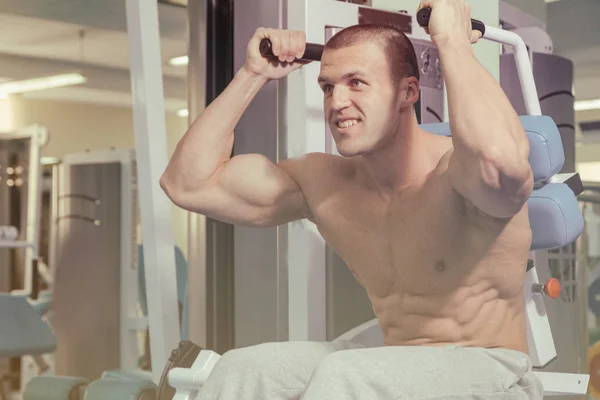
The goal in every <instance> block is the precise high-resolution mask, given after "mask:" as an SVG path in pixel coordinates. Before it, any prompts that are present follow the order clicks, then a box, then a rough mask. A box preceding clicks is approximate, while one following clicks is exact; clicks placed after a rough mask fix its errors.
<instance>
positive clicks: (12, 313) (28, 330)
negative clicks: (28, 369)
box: [0, 293, 56, 358]
mask: <svg viewBox="0 0 600 400" xmlns="http://www.w3.org/2000/svg"><path fill="white" fill-rule="evenodd" d="M55 349H56V338H55V337H54V334H53V333H52V331H51V330H50V327H49V326H48V324H46V322H44V321H43V320H42V317H41V316H40V314H38V313H37V312H36V310H35V309H34V308H33V307H32V306H31V305H30V304H29V303H28V302H27V299H25V298H23V297H19V296H12V295H11V294H8V293H0V358H8V357H19V356H22V355H39V354H46V353H52V352H53V351H54V350H55Z"/></svg>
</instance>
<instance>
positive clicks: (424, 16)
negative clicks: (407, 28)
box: [417, 7, 485, 36]
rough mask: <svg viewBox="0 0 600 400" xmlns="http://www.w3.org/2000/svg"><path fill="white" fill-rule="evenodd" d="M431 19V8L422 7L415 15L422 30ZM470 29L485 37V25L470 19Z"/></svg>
mask: <svg viewBox="0 0 600 400" xmlns="http://www.w3.org/2000/svg"><path fill="white" fill-rule="evenodd" d="M430 17H431V7H423V8H421V9H420V10H419V12H418V13H417V22H418V23H419V25H420V26H422V27H423V28H425V27H427V26H429V18H430ZM471 28H472V29H473V30H474V31H479V32H481V36H484V35H485V24H484V23H483V22H481V21H480V20H478V19H473V18H471Z"/></svg>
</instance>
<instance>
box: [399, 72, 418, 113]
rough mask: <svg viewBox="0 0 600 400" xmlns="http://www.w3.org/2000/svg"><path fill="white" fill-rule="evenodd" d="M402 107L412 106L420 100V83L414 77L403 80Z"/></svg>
mask: <svg viewBox="0 0 600 400" xmlns="http://www.w3.org/2000/svg"><path fill="white" fill-rule="evenodd" d="M402 95H403V98H402V103H403V104H402V105H403V106H404V107H406V106H412V105H414V104H415V103H416V102H417V101H418V100H419V81H418V80H417V78H415V77H414V76H411V77H407V78H403V79H402Z"/></svg>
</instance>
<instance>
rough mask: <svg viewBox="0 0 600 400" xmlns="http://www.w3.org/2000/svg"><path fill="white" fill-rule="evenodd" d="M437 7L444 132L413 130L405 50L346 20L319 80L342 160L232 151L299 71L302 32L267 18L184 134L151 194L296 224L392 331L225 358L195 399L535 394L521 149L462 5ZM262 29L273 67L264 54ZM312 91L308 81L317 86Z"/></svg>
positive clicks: (245, 217) (414, 75)
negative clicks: (318, 239)
mask: <svg viewBox="0 0 600 400" xmlns="http://www.w3.org/2000/svg"><path fill="white" fill-rule="evenodd" d="M426 6H429V7H431V8H432V15H431V19H430V25H429V32H428V33H429V34H430V36H431V40H432V41H433V43H434V44H435V45H436V47H437V48H438V50H439V55H440V60H441V64H442V69H443V71H444V77H445V83H446V85H447V91H448V106H449V115H450V124H451V128H452V137H451V138H449V137H442V136H438V135H434V134H430V133H427V132H425V131H423V130H421V129H420V128H419V125H418V123H417V119H416V114H415V110H414V106H413V105H414V103H415V102H416V101H417V98H418V96H419V81H418V67H417V63H416V57H415V54H414V49H413V47H412V45H411V44H410V42H409V40H408V39H407V38H406V36H405V35H404V34H402V33H401V32H399V31H397V30H394V29H393V28H389V27H382V26H366V25H357V26H353V27H349V28H347V29H345V30H342V31H341V32H339V33H338V34H336V35H335V36H334V37H333V38H332V39H331V40H330V41H329V42H328V43H327V45H326V47H325V49H324V52H323V56H322V61H321V66H320V67H321V69H320V75H319V82H318V84H319V85H320V87H321V88H322V90H323V101H324V103H323V107H324V112H325V117H326V120H327V123H328V125H329V127H330V129H331V132H332V134H333V137H334V139H335V141H336V145H337V148H338V151H339V153H340V154H341V157H340V156H336V155H330V154H320V153H319V154H307V155H305V156H303V157H300V158H296V159H287V160H283V161H281V162H279V163H277V164H274V163H272V162H271V161H270V160H268V159H267V158H265V157H264V156H262V155H258V154H245V155H238V156H235V157H233V158H230V154H231V150H232V145H233V141H234V134H233V131H234V128H235V126H236V124H237V122H238V121H239V118H240V117H241V115H242V114H243V113H244V111H245V109H246V107H247V106H248V104H249V103H250V102H251V101H252V99H253V97H254V96H255V95H256V93H257V92H258V91H259V90H260V89H261V88H262V87H263V86H264V85H265V84H266V83H267V82H268V81H270V80H274V79H280V78H283V77H285V76H286V75H288V74H289V73H291V72H292V71H295V70H297V69H298V68H300V67H301V66H302V64H300V63H298V62H297V61H294V60H295V59H297V58H300V57H301V56H302V54H303V52H304V49H305V36H304V34H303V33H302V32H294V31H283V30H274V29H264V28H260V29H258V30H257V31H256V33H255V34H254V36H253V37H252V39H251V40H250V43H249V44H248V48H247V60H246V63H245V65H244V66H243V67H242V68H241V69H240V70H239V71H237V73H236V75H235V77H234V79H233V81H232V82H231V83H230V84H229V86H228V87H227V88H226V89H225V90H224V91H223V93H222V94H221V95H220V96H219V97H218V98H217V99H215V100H214V101H213V102H212V103H211V104H210V105H209V106H208V107H207V108H206V110H204V112H203V113H202V114H201V115H200V116H199V117H198V118H197V119H196V120H195V121H194V123H193V124H192V125H191V127H190V129H189V131H188V132H187V133H186V134H185V136H184V137H183V138H182V140H181V142H180V143H179V144H178V146H177V149H176V151H175V154H174V155H173V158H172V159H171V161H170V163H169V166H168V168H167V170H166V171H165V173H164V175H163V176H162V178H161V181H160V183H161V186H162V188H163V189H164V190H165V192H166V193H167V195H168V196H169V197H170V198H171V199H172V201H173V202H174V203H175V204H177V205H178V206H180V207H182V208H184V209H187V210H190V211H193V212H197V213H201V214H204V215H207V216H210V217H211V218H214V219H218V220H221V221H225V222H228V223H232V224H240V225H247V226H257V227H267V226H277V225H280V224H285V223H287V222H290V221H294V220H299V219H303V218H307V219H309V220H310V221H312V222H314V223H315V224H316V225H317V227H318V229H319V231H320V232H321V234H322V235H323V237H324V238H325V239H326V241H327V242H328V244H329V245H330V246H331V247H332V248H333V249H335V251H336V252H337V253H338V254H339V255H340V256H341V257H342V259H343V260H344V261H345V263H346V264H347V265H348V267H349V268H350V269H351V270H352V271H353V273H354V274H355V276H356V278H357V280H358V281H359V282H360V283H361V284H362V285H363V286H364V288H365V290H366V291H367V293H368V296H369V298H370V300H371V302H372V305H373V309H374V312H375V314H376V316H377V318H378V320H379V323H380V326H381V328H382V330H383V333H384V337H385V346H384V347H381V348H369V349H366V348H361V346H360V345H357V344H354V343H277V344H262V345H258V346H251V347H248V348H244V349H235V350H232V351H230V352H227V353H226V354H224V355H223V357H222V358H221V360H220V361H219V363H218V364H217V366H216V367H215V369H214V370H213V372H212V374H211V376H210V377H209V379H208V381H207V383H206V385H205V386H204V387H203V389H202V390H201V393H200V398H202V399H211V400H214V399H224V400H230V399H231V400H233V399H236V400H245V399H262V400H267V399H300V398H302V399H303V400H313V399H319V400H324V399H336V400H344V399H390V400H395V399H425V398H427V399H433V398H435V399H442V398H444V399H448V398H452V399H467V398H469V399H472V398H477V399H491V398H493V399H541V398H542V394H543V389H542V387H541V384H540V382H539V381H538V380H537V379H536V377H535V376H534V374H533V373H532V370H531V361H530V359H529V357H528V356H527V350H528V349H527V338H526V323H525V314H524V303H523V286H524V278H525V271H526V263H527V258H528V251H529V247H530V241H531V230H530V227H529V219H528V211H527V207H526V201H527V199H528V197H529V195H530V193H531V191H532V189H533V177H532V171H531V169H530V166H529V163H528V155H529V143H528V140H527V137H526V135H525V132H524V130H523V128H522V125H521V123H520V120H519V119H518V116H517V114H516V113H515V111H514V109H513V108H512V106H511V104H510V103H509V101H508V99H507V98H506V96H505V94H504V93H503V91H502V89H501V88H500V86H499V85H498V83H497V82H496V81H495V80H494V78H493V77H492V76H491V75H490V74H489V73H488V72H487V71H486V70H485V68H484V67H483V66H482V65H481V64H480V63H479V62H478V60H477V59H476V57H475V56H474V53H473V50H472V48H471V44H472V43H474V42H476V41H477V40H478V39H479V36H478V34H476V33H475V32H472V31H471V23H470V11H469V7H468V5H467V4H466V3H465V2H464V0H423V1H422V2H421V5H420V7H419V9H420V8H421V7H426ZM263 38H269V39H270V40H271V42H272V45H273V53H274V54H275V55H276V56H278V58H279V62H270V61H269V60H267V59H265V58H263V57H261V55H260V54H259V50H258V48H259V43H260V41H261V39H263ZM315 84H317V82H315Z"/></svg>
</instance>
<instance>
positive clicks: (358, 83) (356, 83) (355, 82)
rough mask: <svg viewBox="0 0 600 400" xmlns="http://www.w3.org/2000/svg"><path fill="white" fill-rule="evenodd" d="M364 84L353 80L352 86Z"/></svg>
mask: <svg viewBox="0 0 600 400" xmlns="http://www.w3.org/2000/svg"><path fill="white" fill-rule="evenodd" d="M362 84H363V81H361V80H358V79H353V80H352V86H360V85H362Z"/></svg>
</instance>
